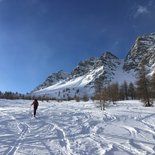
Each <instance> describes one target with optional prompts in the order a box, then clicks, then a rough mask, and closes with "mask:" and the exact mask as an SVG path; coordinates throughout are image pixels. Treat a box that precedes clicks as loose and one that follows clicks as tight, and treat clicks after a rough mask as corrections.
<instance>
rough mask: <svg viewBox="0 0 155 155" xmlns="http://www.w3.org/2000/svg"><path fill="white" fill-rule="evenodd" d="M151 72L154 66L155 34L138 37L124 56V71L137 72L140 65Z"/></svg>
mask: <svg viewBox="0 0 155 155" xmlns="http://www.w3.org/2000/svg"><path fill="white" fill-rule="evenodd" d="M141 63H143V64H144V65H146V66H148V68H149V69H150V70H151V69H152V66H153V65H154V64H155V33H152V34H150V35H143V36H141V37H138V38H137V39H136V41H135V43H134V45H133V46H132V48H131V49H130V51H129V53H128V55H127V56H126V59H125V63H124V67H123V68H124V70H126V71H130V70H135V71H136V70H138V68H139V66H140V64H141Z"/></svg>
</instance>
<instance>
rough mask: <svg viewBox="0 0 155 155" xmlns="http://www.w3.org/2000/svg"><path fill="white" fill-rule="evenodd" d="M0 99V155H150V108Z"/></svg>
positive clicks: (153, 112)
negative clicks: (36, 105) (34, 112)
mask: <svg viewBox="0 0 155 155" xmlns="http://www.w3.org/2000/svg"><path fill="white" fill-rule="evenodd" d="M31 102H32V101H23V100H13V101H11V100H0V155H148V154H149V155H150V154H151V155H153V154H155V108H154V107H151V108H146V107H143V106H142V104H141V103H140V102H139V101H122V102H119V103H118V104H116V105H111V106H108V107H107V108H106V110H105V111H100V109H99V108H97V107H96V106H95V104H94V103H93V102H91V101H90V102H75V101H70V102H61V103H58V102H56V101H51V102H39V103H40V106H39V109H38V111H37V118H36V119H35V118H33V117H32V109H31V108H30V104H31Z"/></svg>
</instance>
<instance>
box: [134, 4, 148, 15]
mask: <svg viewBox="0 0 155 155" xmlns="http://www.w3.org/2000/svg"><path fill="white" fill-rule="evenodd" d="M148 13H149V10H148V8H147V7H144V6H141V5H139V6H138V7H137V10H136V12H135V14H134V17H135V18H137V17H138V16H140V15H145V14H148Z"/></svg>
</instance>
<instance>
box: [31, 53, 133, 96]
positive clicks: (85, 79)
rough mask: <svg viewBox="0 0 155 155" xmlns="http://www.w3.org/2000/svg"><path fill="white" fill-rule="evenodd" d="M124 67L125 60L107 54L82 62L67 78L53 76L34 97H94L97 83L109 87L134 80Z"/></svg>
mask: <svg viewBox="0 0 155 155" xmlns="http://www.w3.org/2000/svg"><path fill="white" fill-rule="evenodd" d="M123 65H124V61H123V60H120V59H119V58H117V57H116V56H115V55H113V54H112V53H110V52H106V53H104V54H103V55H102V56H101V57H99V58H94V57H93V58H90V59H87V60H84V61H81V62H80V63H79V64H78V66H77V67H76V68H75V69H74V70H73V71H72V72H71V74H65V75H66V76H65V78H57V76H56V75H57V73H54V74H52V75H51V76H49V77H48V78H47V80H46V81H45V82H43V84H41V85H40V86H38V87H37V88H36V89H35V90H34V91H33V92H32V95H38V96H50V97H55V98H68V97H74V96H75V95H76V96H80V97H82V96H84V95H87V96H92V95H93V94H94V91H95V88H94V87H95V83H96V81H100V82H102V83H103V84H104V85H107V84H109V83H110V82H117V81H118V80H119V83H123V82H124V81H125V80H127V79H128V80H129V79H132V80H133V76H131V74H129V73H127V72H124V71H123ZM58 73H59V72H58ZM63 73H64V72H63ZM122 75H123V76H122ZM63 77H64V76H63ZM124 78H127V79H124ZM130 81H131V80H130Z"/></svg>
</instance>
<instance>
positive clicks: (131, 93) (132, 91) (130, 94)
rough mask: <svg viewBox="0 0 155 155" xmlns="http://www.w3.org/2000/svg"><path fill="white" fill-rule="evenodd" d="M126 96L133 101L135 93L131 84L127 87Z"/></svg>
mask: <svg viewBox="0 0 155 155" xmlns="http://www.w3.org/2000/svg"><path fill="white" fill-rule="evenodd" d="M128 95H129V97H130V98H131V99H132V100H133V99H135V97H136V91H135V87H134V85H133V83H132V82H130V84H129V86H128Z"/></svg>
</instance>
